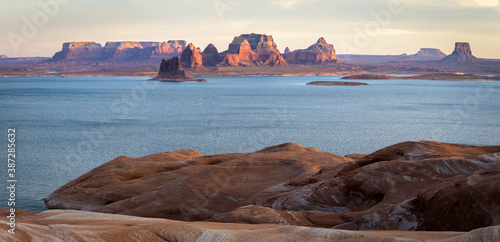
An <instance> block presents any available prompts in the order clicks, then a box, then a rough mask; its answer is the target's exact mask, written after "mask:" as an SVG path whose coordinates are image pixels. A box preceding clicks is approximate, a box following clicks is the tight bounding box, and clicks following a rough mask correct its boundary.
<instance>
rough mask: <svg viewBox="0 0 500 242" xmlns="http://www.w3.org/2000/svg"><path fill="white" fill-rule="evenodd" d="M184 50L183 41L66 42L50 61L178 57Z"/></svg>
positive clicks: (184, 43)
mask: <svg viewBox="0 0 500 242" xmlns="http://www.w3.org/2000/svg"><path fill="white" fill-rule="evenodd" d="M185 48H186V41H184V40H169V41H168V42H135V41H121V42H106V45H105V46H102V45H101V44H99V43H96V42H68V43H64V44H63V47H62V50H61V51H59V52H57V53H56V54H55V55H54V56H53V57H52V59H51V60H53V61H60V60H70V61H83V60H98V61H102V60H141V59H151V58H165V57H172V56H179V55H180V54H181V53H182V51H183V50H184V49H185Z"/></svg>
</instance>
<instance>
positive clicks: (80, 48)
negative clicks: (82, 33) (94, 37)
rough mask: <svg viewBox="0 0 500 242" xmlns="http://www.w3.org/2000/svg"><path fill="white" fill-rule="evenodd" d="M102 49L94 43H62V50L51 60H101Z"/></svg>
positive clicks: (102, 55)
mask: <svg viewBox="0 0 500 242" xmlns="http://www.w3.org/2000/svg"><path fill="white" fill-rule="evenodd" d="M103 59H105V57H104V49H103V47H102V45H101V44H99V43H96V42H69V43H64V44H63V47H62V50H61V51H59V52H57V53H55V54H54V56H53V57H52V60H103Z"/></svg>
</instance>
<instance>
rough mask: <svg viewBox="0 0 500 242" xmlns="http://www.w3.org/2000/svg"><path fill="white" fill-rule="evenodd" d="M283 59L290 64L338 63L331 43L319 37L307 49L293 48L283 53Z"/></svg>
mask: <svg viewBox="0 0 500 242" xmlns="http://www.w3.org/2000/svg"><path fill="white" fill-rule="evenodd" d="M285 60H286V61H287V62H288V63H291V64H330V63H338V60H337V54H336V52H335V48H334V47H333V45H331V44H328V43H327V42H326V40H325V39H324V38H323V37H321V38H319V39H318V41H317V42H316V43H315V44H313V45H311V46H309V48H307V49H301V50H295V51H292V52H290V53H287V54H286V55H285Z"/></svg>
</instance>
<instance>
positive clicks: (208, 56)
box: [201, 44, 223, 66]
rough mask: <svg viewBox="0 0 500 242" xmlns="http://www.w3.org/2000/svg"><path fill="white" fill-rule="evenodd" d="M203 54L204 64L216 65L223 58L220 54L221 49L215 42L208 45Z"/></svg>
mask: <svg viewBox="0 0 500 242" xmlns="http://www.w3.org/2000/svg"><path fill="white" fill-rule="evenodd" d="M201 55H202V57H203V58H202V59H203V65H204V66H216V65H217V64H219V63H220V62H221V61H222V60H223V57H221V56H220V54H219V51H218V50H217V48H216V47H215V45H213V44H209V45H207V47H205V50H203V53H201Z"/></svg>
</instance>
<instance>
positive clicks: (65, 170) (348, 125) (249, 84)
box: [0, 77, 500, 210]
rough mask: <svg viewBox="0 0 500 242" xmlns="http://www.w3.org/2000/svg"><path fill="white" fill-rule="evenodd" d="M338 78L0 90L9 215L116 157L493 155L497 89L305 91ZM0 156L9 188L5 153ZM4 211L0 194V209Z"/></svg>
mask: <svg viewBox="0 0 500 242" xmlns="http://www.w3.org/2000/svg"><path fill="white" fill-rule="evenodd" d="M339 78H340V77H224V78H222V77H221V78H206V79H207V80H208V81H209V83H189V82H184V83H170V82H148V81H146V79H147V78H143V77H75V78H60V77H19V78H0V128H1V129H0V132H3V133H4V135H3V137H4V138H5V140H4V141H3V142H4V144H6V143H7V129H8V128H16V135H17V139H16V148H17V149H16V152H17V157H16V158H17V159H16V162H17V167H16V168H17V170H16V173H17V179H18V182H17V185H16V186H17V191H16V208H17V209H27V210H43V209H44V204H43V202H41V201H40V199H42V198H44V197H46V196H48V195H49V194H50V193H52V192H53V191H54V190H56V189H57V188H59V187H60V186H62V185H64V184H65V183H67V182H68V181H70V180H72V179H75V178H77V177H78V176H80V175H82V174H84V173H85V172H87V171H89V170H91V169H92V168H94V167H97V166H99V165H101V164H103V163H105V162H107V161H109V160H111V159H113V158H115V157H117V156H121V155H127V156H131V157H139V156H144V155H148V154H153V153H158V152H165V151H174V150H178V149H195V150H198V151H200V152H202V153H204V154H218V153H228V152H251V151H255V150H259V149H262V148H264V147H267V146H271V145H276V144H280V143H284V142H296V143H299V144H302V145H304V146H307V147H314V148H317V149H319V150H323V151H329V152H332V153H335V154H338V155H346V154H350V153H371V152H373V151H375V150H377V149H380V148H383V147H385V146H388V145H391V144H395V143H398V142H402V141H408V140H436V141H441V142H450V143H462V144H472V145H500V135H499V134H500V112H499V111H500V95H499V94H500V82H474V81H460V82H450V81H425V80H412V81H408V80H404V81H402V80H382V81H381V80H367V81H365V82H368V83H369V84H370V85H368V86H307V85H305V83H307V82H310V81H326V80H336V79H339ZM399 83H409V84H399ZM0 154H1V157H4V159H5V162H1V163H0V164H4V165H2V166H3V167H1V168H0V171H1V178H0V179H2V180H3V184H7V183H6V180H7V161H6V160H7V158H6V157H7V147H6V146H4V148H3V149H0ZM7 199H8V191H7V189H0V204H1V206H0V207H7Z"/></svg>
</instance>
